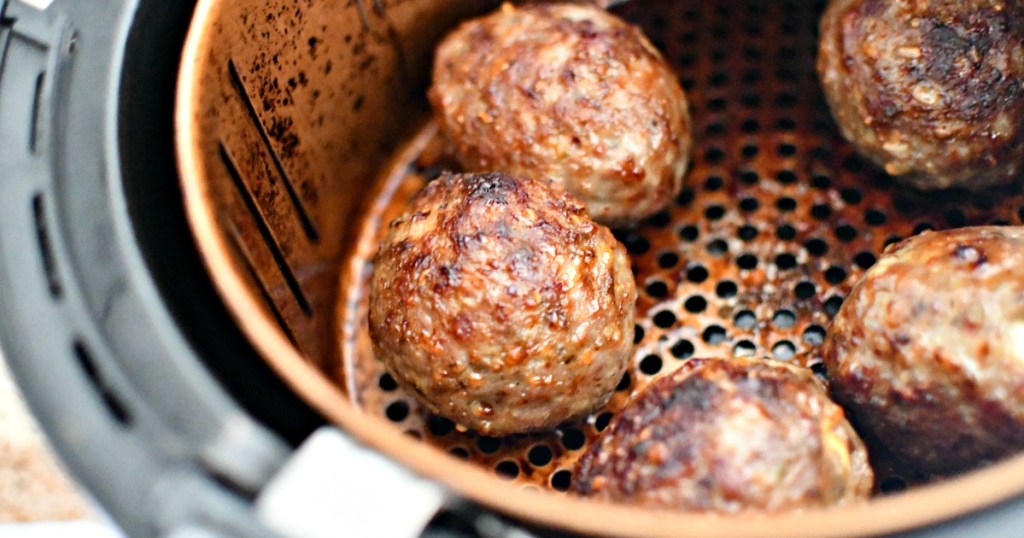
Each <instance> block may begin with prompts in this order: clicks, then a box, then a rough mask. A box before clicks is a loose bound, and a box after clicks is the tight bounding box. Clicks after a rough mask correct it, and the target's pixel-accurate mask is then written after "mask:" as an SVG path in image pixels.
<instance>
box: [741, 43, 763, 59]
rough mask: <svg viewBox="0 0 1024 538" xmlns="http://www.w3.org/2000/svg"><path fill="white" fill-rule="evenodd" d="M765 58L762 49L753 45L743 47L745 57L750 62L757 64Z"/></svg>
mask: <svg viewBox="0 0 1024 538" xmlns="http://www.w3.org/2000/svg"><path fill="white" fill-rule="evenodd" d="M763 56H764V55H763V54H762V53H761V49H759V48H757V47H755V46H753V45H747V46H745V47H743V57H744V58H746V59H748V60H751V61H755V62H756V61H758V60H760V59H761V58H762V57H763Z"/></svg>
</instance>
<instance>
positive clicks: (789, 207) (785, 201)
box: [775, 196, 796, 212]
mask: <svg viewBox="0 0 1024 538" xmlns="http://www.w3.org/2000/svg"><path fill="white" fill-rule="evenodd" d="M775 207H776V208H777V209H778V210H779V211H783V212H789V211H793V210H794V209H796V200H794V199H792V198H790V197H789V196H783V197H782V198H779V199H778V200H776V201H775Z"/></svg>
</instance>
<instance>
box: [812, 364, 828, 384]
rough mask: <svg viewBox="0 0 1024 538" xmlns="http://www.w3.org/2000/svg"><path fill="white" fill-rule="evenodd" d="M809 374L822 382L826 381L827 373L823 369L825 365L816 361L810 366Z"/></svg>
mask: <svg viewBox="0 0 1024 538" xmlns="http://www.w3.org/2000/svg"><path fill="white" fill-rule="evenodd" d="M811 372H813V373H814V375H816V376H818V379H821V380H822V381H828V371H827V370H826V368H825V363H823V362H821V361H818V362H815V363H812V364H811Z"/></svg>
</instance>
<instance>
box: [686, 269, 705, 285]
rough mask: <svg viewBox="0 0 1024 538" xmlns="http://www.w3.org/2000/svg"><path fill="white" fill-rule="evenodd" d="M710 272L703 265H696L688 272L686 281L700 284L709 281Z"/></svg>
mask: <svg viewBox="0 0 1024 538" xmlns="http://www.w3.org/2000/svg"><path fill="white" fill-rule="evenodd" d="M708 276H709V275H708V270H707V269H705V268H704V266H703V265H694V266H693V267H690V268H689V269H687V270H686V280H689V281H690V282H693V283H694V284H700V283H701V282H704V281H705V280H707V279H708Z"/></svg>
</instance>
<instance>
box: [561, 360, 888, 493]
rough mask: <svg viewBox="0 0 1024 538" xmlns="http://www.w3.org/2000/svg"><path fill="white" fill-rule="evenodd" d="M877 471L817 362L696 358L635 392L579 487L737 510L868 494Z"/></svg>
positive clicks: (579, 470)
mask: <svg viewBox="0 0 1024 538" xmlns="http://www.w3.org/2000/svg"><path fill="white" fill-rule="evenodd" d="M871 485H872V472H871V468H870V467H869V466H868V463H867V452H866V450H865V448H864V445H863V443H861V441H860V439H859V438H858V437H857V434H856V433H855V432H854V431H853V428H852V427H851V426H850V424H849V423H848V422H847V421H846V418H845V416H844V414H843V411H842V409H840V408H839V407H838V406H836V405H835V404H833V403H832V402H831V401H829V399H828V397H827V396H826V394H825V391H824V388H823V386H822V385H821V383H820V382H819V381H818V380H817V379H815V378H814V376H813V375H812V374H811V373H810V372H809V371H807V370H803V369H799V368H796V367H793V366H789V365H786V364H783V363H778V362H773V361H765V360H760V359H733V360H722V359H691V360H690V361H688V362H687V363H686V364H684V365H683V366H682V367H681V368H680V369H679V370H677V371H675V372H673V373H671V374H669V375H666V376H664V377H662V378H660V379H657V380H655V381H654V382H652V383H651V384H650V385H648V387H647V388H646V389H645V390H644V391H643V392H641V393H640V394H638V395H637V396H635V397H634V399H633V400H632V401H631V402H630V403H629V404H628V405H627V406H626V408H625V409H623V410H622V412H621V413H620V414H619V415H618V416H616V417H615V418H614V419H613V420H612V422H611V425H610V426H609V427H608V429H607V430H605V432H604V433H602V434H601V437H600V438H598V440H597V442H596V443H595V444H594V445H593V446H592V447H591V449H590V450H589V451H588V452H587V453H586V454H585V455H584V456H583V458H582V459H581V460H580V461H579V464H578V465H577V467H576V482H575V488H576V491H577V492H578V493H579V494H581V495H585V496H589V497H595V498H599V499H604V500H610V501H617V502H626V503H634V504H640V505H646V506H652V507H661V508H671V509H679V510H694V511H713V512H737V511H741V510H747V509H759V510H767V511H775V510H784V509H790V508H795V507H800V506H822V505H830V504H835V503H841V502H847V501H850V500H853V499H858V498H863V497H867V495H868V493H870V491H871Z"/></svg>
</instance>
